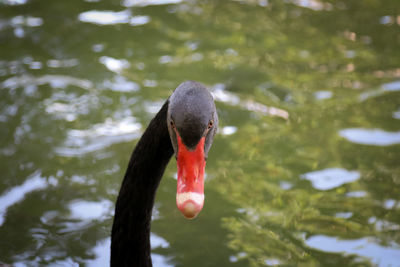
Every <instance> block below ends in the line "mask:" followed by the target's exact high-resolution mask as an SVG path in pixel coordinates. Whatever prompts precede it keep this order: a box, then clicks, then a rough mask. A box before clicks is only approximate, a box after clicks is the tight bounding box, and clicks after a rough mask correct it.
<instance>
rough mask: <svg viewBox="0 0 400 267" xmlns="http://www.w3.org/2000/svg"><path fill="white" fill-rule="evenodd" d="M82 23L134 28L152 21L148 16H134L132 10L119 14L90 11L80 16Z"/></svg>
mask: <svg viewBox="0 0 400 267" xmlns="http://www.w3.org/2000/svg"><path fill="white" fill-rule="evenodd" d="M78 18H79V20H80V21H82V22H88V23H94V24H98V25H113V24H125V23H129V24H130V25H132V26H138V25H144V24H146V23H148V22H149V21H150V17H148V16H132V14H131V11H130V10H123V11H119V12H114V11H108V10H106V11H99V10H90V11H87V12H83V13H81V14H79V16H78Z"/></svg>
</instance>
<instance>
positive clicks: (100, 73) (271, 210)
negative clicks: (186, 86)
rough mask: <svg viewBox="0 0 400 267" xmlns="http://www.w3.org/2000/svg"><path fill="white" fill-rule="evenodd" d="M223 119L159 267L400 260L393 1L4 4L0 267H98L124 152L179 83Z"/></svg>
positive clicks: (160, 202)
mask: <svg viewBox="0 0 400 267" xmlns="http://www.w3.org/2000/svg"><path fill="white" fill-rule="evenodd" d="M189 79H190V80H197V81H200V82H202V83H204V84H205V85H207V86H208V87H209V88H210V90H211V91H212V92H213V94H214V97H215V99H216V104H217V108H218V113H219V116H220V131H219V133H218V135H217V136H216V140H215V142H214V145H213V147H212V149H211V152H210V154H209V159H208V163H207V168H206V171H207V180H206V185H205V192H206V201H205V207H204V209H203V211H202V212H201V214H200V215H199V217H198V218H197V219H195V220H193V221H188V220H186V219H184V218H183V216H182V215H181V214H180V213H179V211H178V209H177V208H176V205H175V192H176V191H175V190H176V181H175V178H174V177H175V175H176V174H175V173H176V164H175V160H171V163H170V165H169V166H168V169H167V171H166V173H165V175H164V178H163V180H162V182H161V185H160V187H159V190H158V193H157V199H156V205H155V208H154V212H153V223H152V247H153V250H152V255H153V261H154V265H155V266H191V267H196V266H199V267H204V266H400V202H399V201H400V1H397V0H388V1H382V0H368V1H359V0H347V1H335V0H333V1H322V0H286V1H277V0H259V1H257V0H248V1H194V0H188V1H185V0H147V1H145V0H122V1H120V0H118V1H113V0H87V1H84V0H68V1H67V0H64V1H61V0H1V1H0V173H1V174H0V262H5V263H11V264H13V265H14V266H17V267H20V266H78V265H79V266H107V264H108V259H109V243H110V238H109V236H110V227H111V223H112V217H113V209H114V202H115V199H116V196H117V193H118V190H119V187H120V184H121V181H122V177H123V175H124V172H125V168H126V166H127V163H128V160H129V157H130V153H131V151H132V149H133V147H134V146H135V143H136V142H137V140H138V138H139V137H140V134H141V133H142V132H143V130H144V129H145V127H146V126H147V124H148V122H149V121H150V119H151V118H152V117H153V116H154V114H155V113H156V112H157V111H158V109H159V107H160V106H161V104H162V103H163V101H164V100H165V99H166V98H167V97H168V96H169V95H170V94H171V92H172V90H173V89H174V88H175V87H176V86H177V85H178V84H179V83H181V82H182V81H184V80H189Z"/></svg>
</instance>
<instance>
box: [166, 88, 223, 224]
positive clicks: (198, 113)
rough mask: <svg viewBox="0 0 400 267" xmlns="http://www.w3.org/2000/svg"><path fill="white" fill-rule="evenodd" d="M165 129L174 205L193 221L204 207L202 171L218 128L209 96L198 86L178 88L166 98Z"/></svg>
mask: <svg viewBox="0 0 400 267" xmlns="http://www.w3.org/2000/svg"><path fill="white" fill-rule="evenodd" d="M167 125H168V131H169V135H170V138H171V143H172V146H173V148H174V153H175V158H176V160H177V167H178V182H177V193H176V204H177V206H178V209H179V210H180V211H181V212H182V214H183V215H184V216H185V217H186V218H188V219H193V218H195V217H196V216H197V214H198V213H199V212H200V211H201V209H202V208H203V205H204V171H205V166H206V160H207V156H208V152H209V150H210V148H211V145H212V142H213V138H214V135H215V133H216V131H217V126H218V115H217V111H216V108H215V104H214V100H213V97H212V96H211V94H210V92H209V91H208V90H207V89H206V88H205V87H204V86H203V85H202V84H200V83H198V82H193V81H187V82H184V83H182V84H180V85H179V86H178V87H177V88H176V89H175V91H174V93H173V94H172V95H171V97H170V98H169V105H168V115H167Z"/></svg>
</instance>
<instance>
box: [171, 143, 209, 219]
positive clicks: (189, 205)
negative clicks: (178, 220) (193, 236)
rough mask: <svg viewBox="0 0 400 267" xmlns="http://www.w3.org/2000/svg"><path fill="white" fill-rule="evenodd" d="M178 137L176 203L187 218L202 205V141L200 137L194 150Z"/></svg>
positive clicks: (203, 168)
mask: <svg viewBox="0 0 400 267" xmlns="http://www.w3.org/2000/svg"><path fill="white" fill-rule="evenodd" d="M177 139H178V156H177V165H178V183H177V192H176V205H177V207H178V209H179V210H180V211H181V212H182V214H183V216H185V217H186V218H187V219H194V218H195V217H196V216H197V214H199V212H200V211H201V209H202V208H203V205H204V170H205V167H206V161H205V158H204V142H205V137H202V138H201V139H200V141H199V143H198V144H197V145H196V148H195V149H194V150H189V149H188V148H187V147H186V146H185V145H184V144H183V142H182V140H181V138H180V136H179V135H177Z"/></svg>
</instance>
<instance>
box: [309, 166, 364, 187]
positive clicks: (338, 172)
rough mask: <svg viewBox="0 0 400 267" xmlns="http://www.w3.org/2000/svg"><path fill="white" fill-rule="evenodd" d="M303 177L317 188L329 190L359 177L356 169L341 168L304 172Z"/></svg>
mask: <svg viewBox="0 0 400 267" xmlns="http://www.w3.org/2000/svg"><path fill="white" fill-rule="evenodd" d="M301 177H302V178H303V179H307V180H309V181H311V183H312V185H313V187H314V188H315V189H318V190H330V189H333V188H336V187H339V186H341V185H343V184H346V183H351V182H354V181H356V180H358V179H359V178H360V173H359V172H358V171H348V170H345V169H342V168H331V169H324V170H320V171H313V172H308V173H305V174H303V175H302V176H301Z"/></svg>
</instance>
